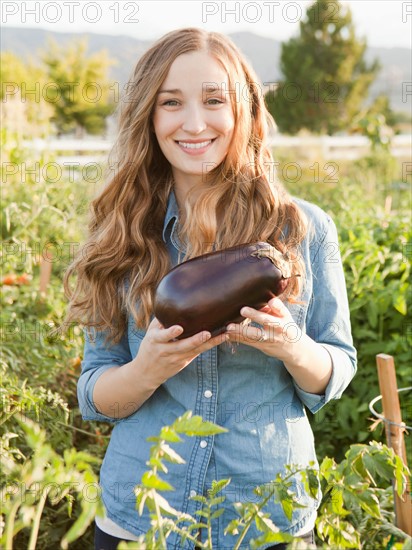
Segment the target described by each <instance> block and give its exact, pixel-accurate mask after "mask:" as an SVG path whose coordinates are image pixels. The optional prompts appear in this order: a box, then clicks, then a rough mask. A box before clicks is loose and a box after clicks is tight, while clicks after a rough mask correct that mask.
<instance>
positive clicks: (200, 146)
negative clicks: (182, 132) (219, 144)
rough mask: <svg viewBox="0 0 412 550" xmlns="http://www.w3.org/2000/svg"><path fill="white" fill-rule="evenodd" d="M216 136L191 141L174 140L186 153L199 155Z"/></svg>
mask: <svg viewBox="0 0 412 550" xmlns="http://www.w3.org/2000/svg"><path fill="white" fill-rule="evenodd" d="M215 139H216V138H213V139H205V140H203V141H198V142H193V141H184V140H182V141H176V143H177V145H178V146H179V148H180V149H181V150H182V151H184V152H185V153H187V154H188V155H201V154H203V153H205V152H206V151H207V150H208V149H209V147H210V146H211V145H212V143H213V142H214V141H215Z"/></svg>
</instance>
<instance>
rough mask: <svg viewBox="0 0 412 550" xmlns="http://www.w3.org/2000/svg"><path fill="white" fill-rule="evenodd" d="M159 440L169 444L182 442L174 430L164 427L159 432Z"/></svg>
mask: <svg viewBox="0 0 412 550" xmlns="http://www.w3.org/2000/svg"><path fill="white" fill-rule="evenodd" d="M159 439H164V440H165V441H169V443H180V442H181V441H183V440H182V438H181V437H179V435H178V434H177V432H176V430H174V429H173V428H172V427H171V426H164V427H163V428H162V429H161V430H160V434H159Z"/></svg>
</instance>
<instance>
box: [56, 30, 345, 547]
mask: <svg viewBox="0 0 412 550" xmlns="http://www.w3.org/2000/svg"><path fill="white" fill-rule="evenodd" d="M270 120H271V119H270V116H269V114H268V112H267V110H266V108H265V105H264V101H263V98H262V93H261V89H260V87H259V86H258V85H257V79H256V76H255V74H254V72H253V71H252V69H251V68H250V67H249V66H248V64H247V63H246V61H245V60H244V59H243V57H242V55H241V54H240V53H239V51H238V50H237V49H236V47H235V46H234V45H233V43H232V42H231V41H230V40H229V39H228V38H226V37H225V36H223V35H220V34H218V33H207V32H205V31H203V30H199V29H194V28H189V29H180V30H177V31H174V32H170V33H168V34H166V35H165V36H164V37H163V38H161V39H160V40H159V41H158V42H156V43H155V44H154V45H153V46H152V47H151V48H150V49H149V50H148V51H147V52H146V53H145V54H144V55H143V57H142V58H141V59H140V60H139V62H138V63H137V66H136V68H135V71H134V74H133V76H132V78H131V80H130V82H129V85H128V88H127V93H126V94H125V97H124V98H123V102H122V106H121V112H120V116H119V135H118V140H117V147H116V150H117V165H116V173H115V174H114V175H113V177H112V178H111V180H110V181H109V183H108V185H107V186H106V187H105V189H104V190H103V191H102V192H101V194H100V195H99V196H98V197H97V198H96V199H95V200H94V201H93V202H92V217H91V221H90V224H89V229H90V231H89V238H88V241H87V242H86V243H85V245H84V248H83V249H82V251H81V252H80V253H79V255H78V256H77V258H76V259H75V261H74V262H73V264H72V265H71V266H70V268H69V270H68V271H67V273H66V279H65V285H66V289H67V292H68V293H69V295H70V308H69V314H68V320H71V319H75V318H76V319H80V320H82V322H84V324H85V326H86V329H87V330H86V332H85V339H86V341H85V349H84V359H83V363H82V373H81V376H80V379H79V383H78V397H79V403H80V409H81V412H82V415H83V418H85V419H87V420H102V421H109V422H114V428H113V432H112V436H111V440H110V443H109V446H108V449H107V452H106V456H105V459H104V462H103V465H102V468H101V474H100V483H101V487H102V497H103V501H104V504H105V508H106V514H107V515H106V517H105V518H96V524H97V526H96V548H99V549H101V548H104V549H105V550H106V549H108V548H116V546H117V543H118V542H119V541H120V540H136V539H137V537H138V536H139V535H140V534H142V533H144V532H146V531H147V529H148V528H149V526H150V517H149V515H148V514H147V512H145V513H144V515H143V516H141V517H140V516H139V515H138V513H137V511H136V509H135V496H134V493H133V487H134V486H135V485H136V484H137V483H138V482H139V481H140V479H141V475H142V473H143V472H144V471H145V470H146V469H147V466H146V464H145V462H146V460H147V459H148V456H149V448H150V443H149V442H148V441H147V440H146V439H147V437H149V436H152V435H157V434H158V432H159V431H160V429H161V427H162V426H164V425H167V424H170V423H171V422H173V420H174V419H175V418H176V417H178V416H180V415H181V414H183V413H184V412H185V411H186V410H191V411H193V413H194V414H200V415H202V417H203V418H204V420H209V421H213V422H216V423H217V424H219V425H221V426H224V427H225V428H227V429H228V432H227V433H225V434H221V435H219V436H216V437H204V438H188V439H187V440H185V441H184V442H183V443H181V444H179V448H178V452H179V453H180V454H181V455H182V456H183V457H184V459H185V461H186V463H185V464H184V465H174V464H172V465H171V466H170V470H169V473H168V475H167V479H168V480H169V481H170V483H171V484H172V485H173V486H174V487H175V489H176V490H175V491H174V492H171V493H168V495H167V496H168V500H169V502H170V504H171V505H172V506H173V507H174V508H176V509H178V510H180V511H182V512H187V513H190V514H192V515H194V513H195V511H196V510H198V509H199V503H198V502H196V501H195V500H193V499H192V498H190V497H193V496H195V495H197V494H204V493H206V490H207V489H208V488H209V487H210V486H211V483H212V480H214V479H222V478H231V480H232V481H231V483H230V485H229V486H228V487H227V488H226V490H225V492H224V495H225V496H226V501H225V507H226V509H225V513H224V514H223V515H222V516H220V517H219V519H217V520H216V523H215V525H214V527H213V533H212V537H213V545H214V548H218V549H219V550H221V549H223V548H228V549H230V548H233V545H234V541H235V540H236V538H235V537H233V536H229V535H224V533H223V531H224V528H225V527H226V525H227V524H228V523H229V521H230V520H231V519H233V518H234V517H236V514H235V512H234V509H233V506H232V504H233V503H234V502H238V501H247V500H251V499H254V498H256V497H255V496H254V495H253V492H252V488H253V487H254V486H256V485H261V484H263V483H266V482H270V481H271V480H273V479H274V478H275V477H276V474H277V473H278V472H282V471H284V467H285V465H286V464H300V465H302V466H307V465H308V464H309V462H310V461H315V462H316V455H315V450H314V443H313V434H312V431H311V428H310V425H309V422H308V419H307V416H306V412H305V407H307V408H308V409H309V410H310V411H312V412H316V411H318V410H319V409H320V408H321V407H322V406H323V405H324V404H325V403H327V402H328V401H329V400H331V399H336V398H339V397H340V395H341V394H342V392H343V391H344V389H345V388H346V386H347V385H348V384H349V382H350V380H351V379H352V377H353V375H354V373H355V370H356V352H355V350H354V348H353V345H352V338H351V332H350V321H349V310H348V303H347V296H346V288H345V281H344V277H343V271H342V265H341V260H340V256H339V249H338V244H337V235H336V230H335V226H334V224H333V222H332V220H331V219H330V218H329V217H328V216H327V215H326V214H325V213H324V212H323V211H322V210H320V209H319V208H317V207H316V206H314V205H312V204H309V203H307V202H305V201H302V200H297V199H292V198H291V197H290V196H289V195H288V194H287V193H286V192H285V190H284V189H283V188H282V187H281V186H280V185H279V183H278V182H276V181H273V178H270V177H269V174H270V173H271V168H272V167H273V160H272V157H271V155H270V152H269V150H268V148H267V145H266V137H267V131H268V124H269V123H270ZM256 241H266V242H269V243H271V244H272V245H274V246H276V247H277V248H280V249H282V250H283V251H286V250H287V251H288V253H289V256H290V257H291V258H293V261H292V264H291V269H292V274H295V275H296V274H299V275H300V277H295V278H292V279H291V283H290V285H289V289H288V300H287V301H285V302H282V301H281V300H280V299H278V298H274V299H272V300H270V302H269V303H268V304H267V306H265V307H264V308H262V309H261V310H259V311H257V310H254V309H251V308H244V309H242V312H241V313H242V315H243V316H244V317H245V318H248V319H250V320H251V321H252V323H251V324H249V325H245V324H243V323H242V324H241V325H233V326H229V327H228V328H227V330H226V332H225V333H224V334H221V335H219V336H216V337H213V338H212V337H211V335H210V333H206V332H204V331H203V332H201V333H199V334H196V335H194V336H192V337H190V338H183V339H181V340H177V339H176V337H177V336H178V335H179V334H181V333H182V328H181V327H179V326H172V327H170V328H167V329H166V328H164V327H163V326H162V325H161V323H160V322H159V321H158V320H157V319H156V318H155V317H154V316H153V298H154V292H155V289H156V287H157V285H158V283H159V281H160V280H161V278H162V277H163V276H164V275H165V274H166V273H167V272H168V270H169V269H170V268H171V267H172V266H174V265H176V264H177V263H179V262H181V261H184V260H186V259H188V258H191V257H194V256H198V255H200V254H203V253H206V252H209V251H212V250H221V249H224V248H227V247H230V246H233V245H236V244H240V243H247V242H256ZM74 272H76V273H77V275H78V278H77V283H76V287H75V289H74V291H73V292H72V291H70V290H69V285H68V279H69V277H70V275H71V274H72V273H74ZM224 342H227V344H224V345H221V344H223V343H224ZM231 342H237V343H238V346H237V347H236V348H235V349H236V352H235V353H232V352H231V345H230V344H231ZM295 490H296V492H297V494H298V496H299V500H300V503H301V504H303V505H304V507H302V508H299V509H297V510H295V511H294V513H293V517H292V520H291V521H288V520H287V518H286V517H285V515H284V514H283V512H282V509H281V508H280V506H279V505H277V504H275V503H270V504H269V505H268V507H267V511H268V512H269V513H270V516H271V518H272V520H273V521H274V523H275V524H276V525H277V526H278V527H279V529H280V530H282V531H285V532H288V533H290V534H292V535H293V536H296V537H304V538H306V540H312V538H313V528H314V524H315V519H316V508H317V505H318V502H317V501H315V500H313V499H311V498H310V497H309V496H307V495H306V494H305V492H304V490H303V487H302V484H301V482H300V480H299V479H296V480H295ZM258 534H259V533H258V532H257V531H256V530H254V529H253V528H252V529H251V530H250V531H249V533H248V537H247V539H246V540H245V541H244V544H245V546H242V548H247V547H248V541H249V540H250V539H251V538H255V537H256V536H258ZM199 536H200V537H202V533H199ZM169 544H170V546H169ZM169 547H170V548H181V547H182V546H181V540H180V539H179V537H178V536H175V535H171V536H170V538H169V539H168V548H169ZM184 547H185V548H193V544H192V543H190V542H188V541H186V542H185V544H184ZM281 547H282V546H280V545H278V546H277V547H276V548H281Z"/></svg>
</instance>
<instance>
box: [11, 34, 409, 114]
mask: <svg viewBox="0 0 412 550" xmlns="http://www.w3.org/2000/svg"><path fill="white" fill-rule="evenodd" d="M48 36H52V37H53V38H55V39H56V41H57V42H58V43H59V44H62V45H64V44H67V43H68V42H70V41H71V40H73V39H76V38H80V37H86V38H87V39H88V45H89V52H90V53H94V52H96V51H99V50H102V49H106V50H107V51H108V53H109V55H110V57H112V58H113V59H114V60H115V61H116V62H117V63H116V65H113V66H112V67H111V69H110V71H111V72H110V77H111V78H112V79H113V80H114V81H116V82H119V85H120V89H122V88H123V85H124V84H125V83H126V82H127V80H128V78H129V77H130V74H131V73H132V70H133V67H134V65H135V63H136V61H137V59H138V58H139V57H140V56H141V55H142V53H143V52H144V51H145V50H147V48H148V47H149V46H150V45H151V44H152V43H153V41H151V40H141V39H139V38H138V37H136V38H134V37H132V36H124V35H120V36H113V35H105V34H95V33H60V32H52V31H46V30H42V29H28V28H24V29H23V28H13V27H7V26H6V27H3V29H2V40H1V49H2V50H3V51H5V50H8V51H11V52H13V53H15V54H17V55H19V56H21V57H23V58H26V59H28V58H30V57H31V58H32V59H34V60H35V59H37V58H39V56H40V51H41V50H44V49H45V48H46V47H47V37H48ZM229 36H230V37H231V38H232V40H233V41H234V42H235V44H236V45H237V46H238V47H239V48H240V50H241V51H242V52H243V54H244V55H245V56H246V57H247V58H248V60H249V61H250V62H251V64H252V66H253V67H254V69H255V71H256V73H257V75H258V77H259V78H260V80H261V81H262V83H270V82H277V81H279V80H280V78H281V74H280V71H279V59H280V51H281V42H279V41H277V40H274V39H273V40H272V39H270V38H265V37H262V36H259V35H256V34H253V33H250V32H238V33H233V34H230V35H229ZM375 58H377V59H378V60H379V61H380V63H381V66H382V69H381V71H380V73H379V75H378V77H377V78H376V80H375V82H374V84H373V85H372V87H371V90H370V99H373V98H374V97H376V96H377V95H378V94H380V93H385V94H387V95H388V96H389V97H390V100H391V105H392V108H393V109H394V110H396V111H406V112H409V113H410V100H409V101H408V102H406V100H405V101H402V83H410V82H412V70H411V65H412V64H411V52H410V51H409V49H408V48H372V47H370V48H368V50H367V53H366V59H367V61H371V60H373V59H375Z"/></svg>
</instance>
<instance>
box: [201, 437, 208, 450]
mask: <svg viewBox="0 0 412 550" xmlns="http://www.w3.org/2000/svg"><path fill="white" fill-rule="evenodd" d="M200 446H201V447H202V449H204V448H205V447H207V441H205V440H204V439H202V441H201V442H200Z"/></svg>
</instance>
